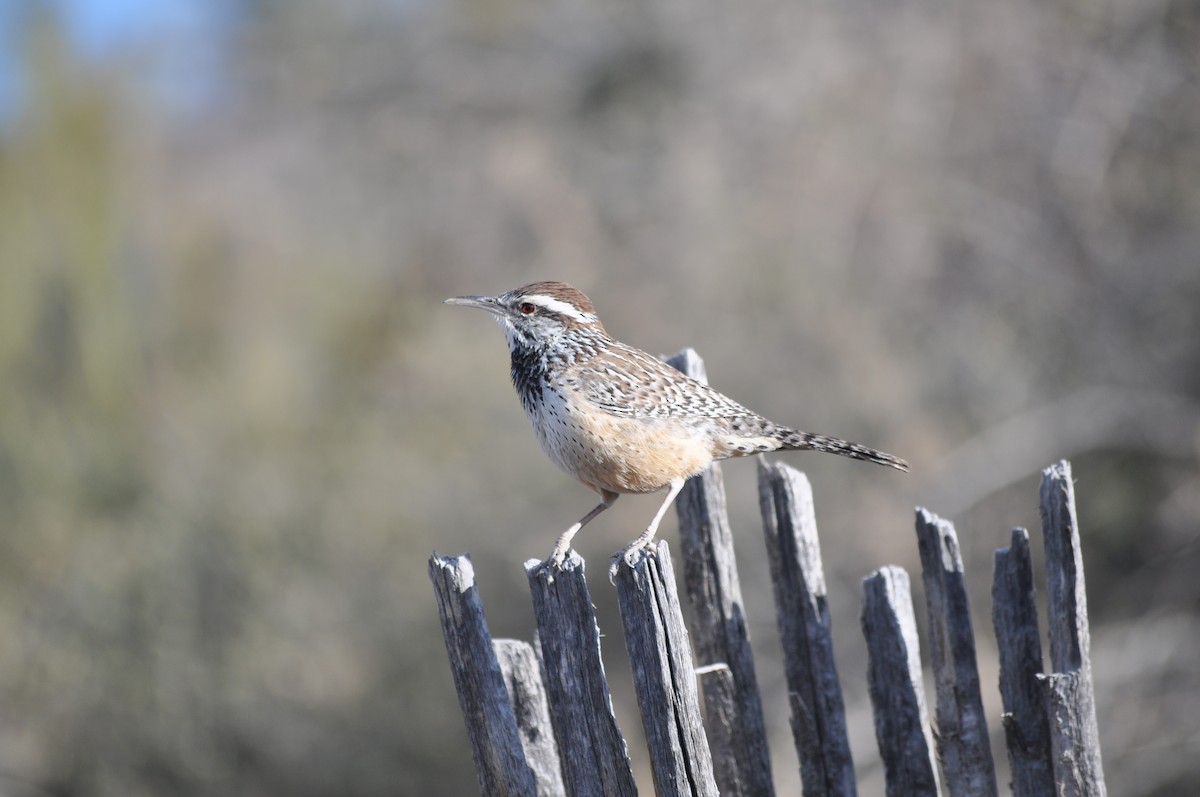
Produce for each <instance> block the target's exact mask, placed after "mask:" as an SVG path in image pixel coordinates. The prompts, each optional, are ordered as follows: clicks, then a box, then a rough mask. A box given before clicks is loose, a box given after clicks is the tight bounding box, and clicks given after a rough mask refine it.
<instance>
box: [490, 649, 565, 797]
mask: <svg viewBox="0 0 1200 797" xmlns="http://www.w3.org/2000/svg"><path fill="white" fill-rule="evenodd" d="M493 647H494V648H495V650H496V660H497V661H498V662H499V664H500V672H501V673H502V674H503V675H504V685H505V687H507V689H508V700H509V704H510V705H511V706H512V709H513V717H514V718H515V719H516V721H517V733H518V734H519V735H520V737H521V748H522V749H523V750H524V751H525V761H526V762H527V763H528V764H529V768H530V769H531V770H532V771H533V777H534V780H536V781H537V786H538V794H563V793H564V791H563V780H562V769H561V767H560V766H559V761H558V748H557V747H556V746H555V744H554V733H553V732H552V731H551V725H550V714H549V710H548V708H547V705H546V688H545V686H543V684H542V668H541V667H540V666H539V665H538V657H537V652H536V651H534V649H533V645H530V644H529V643H528V642H523V641H521V640H519V639H497V640H496V641H495V643H494V644H493Z"/></svg>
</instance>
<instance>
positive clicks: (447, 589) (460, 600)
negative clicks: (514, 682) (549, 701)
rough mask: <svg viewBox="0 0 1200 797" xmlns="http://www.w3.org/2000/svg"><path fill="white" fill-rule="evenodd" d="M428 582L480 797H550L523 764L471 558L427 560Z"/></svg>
mask: <svg viewBox="0 0 1200 797" xmlns="http://www.w3.org/2000/svg"><path fill="white" fill-rule="evenodd" d="M429 578H430V580H432V581H433V590H434V595H435V596H436V598H437V604H438V613H439V614H440V615H441V619H442V635H443V636H444V637H445V639H446V652H447V653H448V654H449V655H450V669H451V671H452V672H453V674H454V686H455V688H456V689H457V690H458V702H459V705H460V706H461V707H462V713H463V718H464V719H465V720H466V723H467V736H468V737H470V740H471V755H472V757H473V758H474V759H475V774H476V776H477V777H478V778H479V790H480V792H481V793H482V794H483V795H484V797H528V795H532V794H539V795H543V794H544V795H547V797H549V795H552V794H554V792H552V791H546V790H541V791H539V789H538V784H537V781H536V780H535V778H534V772H533V769H531V768H530V766H529V763H528V762H527V761H526V759H525V751H524V749H523V748H522V746H521V736H520V734H519V732H518V730H517V720H516V717H515V716H514V715H513V710H512V706H511V704H510V703H509V698H508V689H507V687H506V686H505V684H504V676H503V674H502V673H501V672H500V664H499V662H498V661H497V660H496V652H495V649H494V648H493V647H492V637H491V635H490V634H489V633H488V629H487V620H486V618H485V617H484V616H483V604H482V603H481V602H480V600H479V591H478V590H477V589H476V587H475V571H474V569H473V568H472V567H471V560H470V558H469V557H467V556H457V557H455V556H447V557H443V556H438V555H437V554H436V553H435V554H434V555H433V556H431V557H430V558H429Z"/></svg>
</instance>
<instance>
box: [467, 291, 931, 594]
mask: <svg viewBox="0 0 1200 797" xmlns="http://www.w3.org/2000/svg"><path fill="white" fill-rule="evenodd" d="M446 303H447V304H458V305H463V306H465V307H478V308H481V309H483V310H487V311H488V312H489V313H491V314H492V315H494V316H495V317H496V320H497V321H498V322H499V324H500V326H501V327H502V328H503V329H504V334H505V336H506V337H507V338H508V348H509V352H510V353H511V355H512V380H513V385H514V386H515V387H516V389H517V393H518V394H519V395H520V397H521V405H522V406H523V407H524V408H525V414H526V415H527V416H529V420H530V422H531V423H532V424H533V431H534V434H535V435H537V439H538V443H540V444H541V446H542V450H543V451H545V452H546V455H547V456H549V457H550V459H551V460H553V462H554V464H556V465H558V466H559V467H560V468H562V469H563V470H564V471H566V472H567V473H569V474H570V475H572V476H574V477H575V478H576V479H578V480H579V481H580V482H582V483H583V484H584V486H586V487H588V488H590V489H592V490H594V491H596V492H597V493H599V494H600V503H599V504H597V505H596V507H595V508H593V509H592V510H591V511H590V512H588V513H587V514H586V515H584V516H583V517H582V518H580V520H579V522H578V523H576V524H575V525H573V526H571V527H570V528H569V529H567V530H566V531H564V532H563V533H562V535H561V536H559V538H558V542H557V543H556V544H555V546H554V550H553V552H552V553H551V554H550V558H549V561H550V562H552V563H554V564H555V565H561V564H562V562H563V559H564V558H565V557H566V555H567V551H568V550H569V549H570V546H571V538H572V537H574V536H575V534H576V532H578V531H579V530H580V529H581V528H583V526H585V525H586V524H587V523H588V522H589V521H591V520H592V519H593V518H595V517H596V516H597V515H599V514H600V513H601V512H603V511H604V510H605V509H608V507H610V506H612V505H613V502H615V501H616V500H617V497H618V496H619V495H620V494H621V493H652V492H656V491H658V490H662V489H663V488H667V497H666V499H665V500H664V501H663V503H662V505H661V506H660V507H659V508H658V512H656V513H655V515H654V518H653V519H652V520H651V521H650V525H649V526H647V527H646V530H645V531H644V532H642V534H641V535H640V536H639V537H638V538H637V539H635V540H634V541H633V542H632V543H630V544H629V545H628V546H627V547H625V548H623V549H622V550H621V551H618V552H617V553H616V554H615V555H614V557H613V567H614V571H613V572H615V567H616V564H617V562H618V559H617V557H619V556H622V555H624V554H627V553H629V552H631V551H635V550H637V549H638V548H640V547H642V546H645V545H646V544H648V543H649V542H650V541H651V540H652V539H653V538H654V533H655V531H656V530H657V529H658V524H659V522H660V521H661V520H662V518H663V515H664V514H666V511H667V507H669V506H670V505H671V502H672V501H674V500H675V496H676V495H678V494H679V491H680V489H682V488H683V483H684V481H686V480H687V479H688V478H689V477H691V476H695V475H696V474H698V473H700V472H701V471H702V470H704V469H705V468H706V467H708V465H709V464H710V463H712V462H714V461H715V460H720V459H727V458H729V457H741V456H747V455H749V454H757V453H760V452H764V451H777V450H779V449H785V450H805V449H808V450H813V451H828V452H830V453H832V454H841V455H842V456H846V457H852V458H854V459H862V460H867V461H869V462H875V463H878V464H880V465H887V466H889V467H893V468H896V469H898V470H902V471H907V470H908V464H907V463H906V462H905V461H904V460H902V459H899V458H897V457H894V456H892V455H891V454H884V453H883V452H881V451H875V450H874V449H870V448H867V447H865V446H860V445H857V444H856V443H849V442H847V441H845V440H839V439H837V438H836V437H826V436H825V435H819V434H811V433H809V432H800V431H797V430H795V429H790V428H788V427H786V426H780V425H778V424H776V423H772V422H771V421H769V420H767V419H766V418H764V417H762V416H761V415H758V414H757V413H755V412H752V411H750V410H748V409H746V408H745V407H743V406H742V405H741V404H738V403H737V402H736V401H734V400H733V399H730V398H727V397H726V396H724V395H722V394H721V393H718V392H717V391H716V390H714V389H713V388H711V387H709V386H708V385H706V384H704V383H703V382H698V381H696V380H695V379H692V378H691V377H689V376H686V375H685V374H683V373H681V372H679V371H677V370H675V369H674V368H672V367H671V366H669V365H667V364H666V363H664V362H662V361H661V360H659V359H657V358H655V357H652V356H651V355H649V354H647V353H646V352H643V351H641V350H639V349H635V348H633V347H632V346H627V345H625V344H624V343H621V342H619V341H617V340H614V339H613V338H612V336H610V335H609V334H608V332H606V331H605V329H604V327H603V326H602V325H601V324H600V319H599V318H597V317H596V311H595V309H594V308H593V307H592V303H591V301H590V300H589V299H588V297H586V296H584V295H583V293H582V292H581V291H579V290H577V289H575V288H573V287H571V286H570V285H566V284H564V283H561V282H535V283H532V284H530V285H526V286H524V287H521V288H517V289H515V290H511V291H509V292H507V293H502V294H500V295H499V296H457V297H454V298H452V299H447V300H446Z"/></svg>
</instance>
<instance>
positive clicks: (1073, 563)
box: [1041, 460, 1106, 797]
mask: <svg viewBox="0 0 1200 797" xmlns="http://www.w3.org/2000/svg"><path fill="white" fill-rule="evenodd" d="M1041 515H1042V534H1043V536H1044V538H1045V543H1046V609H1047V613H1048V615H1049V623H1048V625H1049V638H1050V668H1051V671H1052V672H1051V674H1050V675H1048V676H1045V677H1044V678H1043V684H1044V688H1045V690H1046V695H1047V699H1048V701H1049V704H1048V705H1049V714H1050V722H1051V725H1050V748H1051V751H1052V753H1053V763H1054V780H1055V783H1056V784H1057V787H1058V794H1059V795H1060V797H1077V796H1078V797H1103V795H1104V794H1105V793H1106V788H1105V784H1104V768H1103V764H1102V762H1101V758H1100V735H1099V729H1098V728H1097V725H1096V698H1095V695H1094V693H1093V690H1092V665H1091V658H1090V651H1089V647H1090V644H1091V643H1090V638H1089V631H1088V617H1087V594H1086V590H1085V588H1084V578H1083V554H1082V552H1081V551H1080V544H1079V520H1078V517H1077V516H1076V513H1075V487H1074V485H1073V483H1072V482H1071V464H1070V463H1069V462H1067V461H1066V460H1063V461H1061V462H1058V463H1056V464H1054V465H1052V466H1050V467H1049V468H1046V469H1045V470H1044V471H1042V486H1041Z"/></svg>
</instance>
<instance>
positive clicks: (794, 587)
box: [758, 458, 857, 797]
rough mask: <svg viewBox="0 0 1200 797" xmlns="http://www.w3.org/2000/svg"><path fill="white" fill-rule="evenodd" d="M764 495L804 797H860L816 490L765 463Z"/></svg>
mask: <svg viewBox="0 0 1200 797" xmlns="http://www.w3.org/2000/svg"><path fill="white" fill-rule="evenodd" d="M758 495H759V508H760V510H761V512H762V519H763V534H764V537H765V538H766V544H767V558H768V560H769V561H770V566H771V584H772V587H773V590H774V595H775V620H776V624H777V626H778V628H779V638H780V643H781V645H782V648H783V657H784V671H785V675H786V678H787V686H788V697H789V703H790V704H791V724H792V739H793V742H794V743H795V746H796V755H797V756H798V757H799V759H800V778H801V783H802V787H803V793H804V795H805V797H825V796H828V797H832V795H843V796H845V795H854V794H856V793H857V787H856V785H855V779H854V760H853V758H852V757H851V754H850V740H849V737H848V734H847V732H846V712H845V706H844V703H843V699H842V687H841V683H840V682H839V681H838V675H837V667H836V665H835V664H834V658H833V633H832V625H831V620H830V615H829V604H828V601H827V599H826V594H825V575H824V572H823V570H822V566H821V546H820V542H819V540H818V538H817V523H816V517H815V515H814V513H813V497H812V487H811V486H810V485H809V483H808V478H807V477H805V475H804V474H803V473H801V472H800V471H798V470H796V469H795V468H792V467H790V466H788V465H785V464H783V463H781V462H780V463H767V462H766V460H765V458H760V459H759V467H758Z"/></svg>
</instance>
